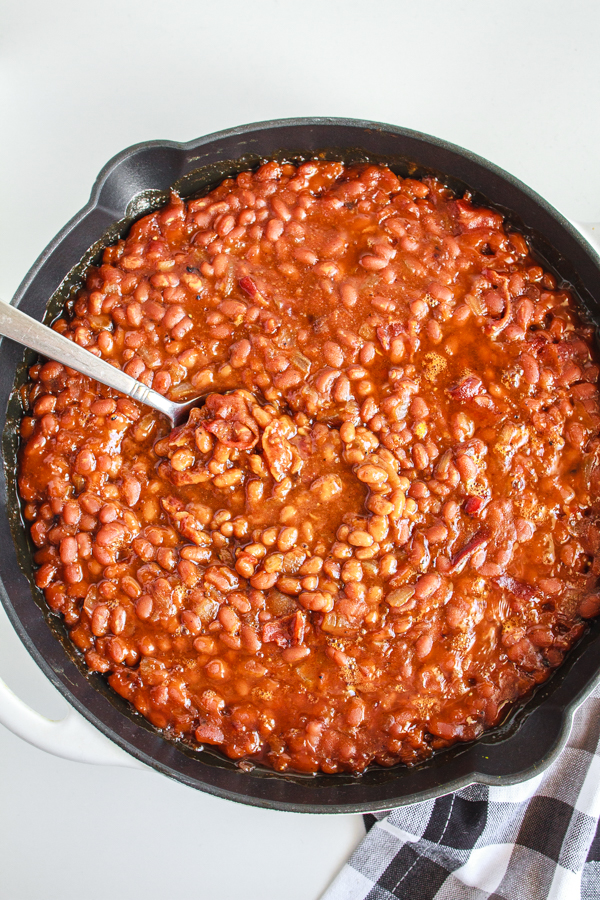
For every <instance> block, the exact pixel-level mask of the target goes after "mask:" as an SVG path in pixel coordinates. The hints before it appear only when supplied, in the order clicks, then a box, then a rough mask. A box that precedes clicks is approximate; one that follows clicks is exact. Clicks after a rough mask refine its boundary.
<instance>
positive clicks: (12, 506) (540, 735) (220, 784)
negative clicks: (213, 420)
mask: <svg viewBox="0 0 600 900" xmlns="http://www.w3.org/2000/svg"><path fill="white" fill-rule="evenodd" d="M316 156H318V157H321V158H326V159H337V160H342V161H344V162H358V161H364V160H369V161H374V162H382V163H386V164H388V165H390V166H391V167H392V169H393V170H394V171H395V172H397V173H398V174H401V175H407V174H411V175H416V176H419V175H424V174H426V173H433V174H436V175H438V176H439V177H441V178H442V179H443V180H444V181H445V182H446V183H447V184H449V186H450V187H452V188H453V189H454V190H456V191H457V192H459V193H462V192H463V191H464V190H465V189H467V188H468V189H470V190H471V191H473V192H474V194H475V199H476V201H478V202H482V203H485V204H489V205H492V206H494V207H496V208H498V209H500V211H502V212H503V213H504V214H505V215H506V216H507V217H508V221H509V223H510V225H512V226H515V227H516V228H518V229H519V230H521V231H522V232H524V233H525V234H527V235H528V237H529V238H530V240H531V242H532V245H533V247H534V249H535V252H536V253H537V254H538V256H539V257H540V258H541V259H542V260H543V261H544V264H545V265H546V266H548V267H550V268H551V269H553V270H554V272H555V273H556V274H557V275H558V276H559V277H560V278H562V279H564V280H565V281H567V282H569V283H570V284H571V285H572V287H573V288H574V290H575V292H576V293H577V294H578V296H579V298H580V300H581V302H582V303H583V305H584V306H585V307H586V308H587V310H588V312H589V314H590V315H591V317H592V318H594V319H598V318H599V317H600V259H599V258H598V256H597V255H596V254H595V253H594V252H593V250H592V249H591V248H590V247H589V245H588V244H587V243H586V242H585V240H583V238H582V237H581V236H580V235H579V234H578V232H577V231H576V230H575V229H574V228H573V227H572V226H571V225H570V224H569V223H568V222H567V221H566V220H565V219H564V218H563V217H562V216H561V215H559V213H557V212H556V211H555V210H554V209H552V207H550V206H549V205H548V204H547V203H546V202H545V201H544V200H543V199H541V198H540V197H538V196H537V195H536V194H535V193H534V192H533V191H531V190H530V189H529V188H527V187H526V186H525V185H523V184H521V183H520V182H519V181H517V180H516V179H515V178H512V177H511V176H510V175H508V174H506V172H503V171H502V170H501V169H498V168H497V167H496V166H493V165H491V164H490V163H488V162H486V161H485V160H484V159H481V158H480V157H478V156H475V155H474V154H472V153H469V152H467V151H465V150H461V149H460V148H458V147H455V146H453V145H451V144H447V143H445V142H444V141H440V140H438V139H436V138H432V137H428V136H427V135H423V134H419V133H417V132H414V131H409V130H407V129H404V128H395V127H393V126H390V125H382V124H378V123H374V122H363V121H356V120H351V119H288V120H280V121H274V122H261V123H259V124H256V125H246V126H243V127H241V128H233V129H230V130H228V131H222V132H220V133H218V134H214V135H209V136H208V137H203V138H199V139H198V140H195V141H191V142H190V143H188V144H177V143H173V142H171V141H151V142H149V143H145V144H138V145H137V146H134V147H131V148H129V149H128V150H125V151H123V152H122V153H120V154H119V155H118V156H115V157H114V159H112V160H111V161H110V162H109V163H108V164H107V165H106V166H105V168H104V169H103V170H102V172H101V173H100V175H99V176H98V180H97V181H96V184H95V185H94V188H93V190H92V195H91V198H90V201H89V203H88V204H87V206H86V207H85V208H84V209H83V210H82V211H81V212H80V213H78V214H77V215H76V216H75V218H74V219H72V220H71V222H69V224H68V225H66V226H65V228H64V229H63V230H62V231H61V232H60V233H59V234H58V235H57V237H56V238H55V239H54V240H53V241H52V242H51V243H50V244H49V245H48V247H47V248H46V250H45V251H44V252H43V253H42V255H41V256H40V258H39V259H38V260H37V262H36V263H35V264H34V265H33V267H32V268H31V270H30V271H29V273H28V274H27V276H26V277H25V279H24V281H23V283H22V284H21V286H20V288H19V290H18V291H17V293H16V295H15V298H14V300H13V302H14V303H15V304H16V305H17V306H19V307H20V308H22V309H23V310H25V312H27V313H29V314H30V315H33V316H36V317H38V318H42V317H43V316H44V314H46V317H47V319H51V318H53V317H54V315H55V314H56V311H57V310H58V309H59V308H60V307H61V306H62V304H63V303H64V302H65V300H66V299H67V298H68V297H69V296H70V295H71V294H72V293H73V292H74V291H76V290H77V287H78V285H79V284H80V283H81V271H82V269H83V268H84V267H85V266H86V265H87V264H88V263H89V262H90V261H91V260H94V258H95V257H97V256H98V254H99V252H100V251H101V249H102V247H104V246H105V245H106V244H107V243H110V242H111V241H113V240H115V239H116V238H117V237H118V236H120V235H122V234H124V233H125V232H126V231H127V229H128V227H129V226H130V225H131V223H132V222H133V221H135V220H136V219H137V218H139V217H140V216H142V215H144V214H146V213H147V212H149V211H151V210H153V209H155V208H157V207H158V206H160V205H161V204H162V203H164V202H165V200H166V197H167V192H168V190H169V188H170V187H173V186H174V187H176V188H177V189H178V190H179V191H180V193H181V194H182V195H183V196H191V195H193V194H198V193H201V192H202V191H206V190H207V189H208V188H209V187H210V186H213V185H215V184H216V183H218V182H219V181H220V180H222V179H223V178H224V177H226V176H227V175H230V174H234V173H237V172H239V171H242V170H243V169H247V168H249V167H251V166H253V165H256V164H258V163H259V162H261V161H263V160H264V159H266V158H277V159H285V160H290V161H295V160H298V161H299V160H304V159H307V158H314V157H316ZM50 298H52V299H51V300H50V303H49V302H48V301H49V299H50ZM597 298H598V299H597ZM32 359H33V357H32V356H30V355H29V354H25V357H24V356H23V351H22V349H20V348H19V347H17V346H16V345H15V344H12V343H10V342H7V341H3V342H2V367H1V370H0V416H1V425H2V428H3V456H4V468H3V470H2V472H0V503H1V504H2V511H1V513H0V545H1V546H2V554H1V555H0V579H1V583H0V597H1V599H2V602H3V604H4V606H5V608H6V611H7V613H8V616H9V618H10V620H11V622H12V624H13V625H14V627H15V629H16V631H17V633H18V634H19V636H20V638H21V640H22V641H23V643H24V644H25V646H26V647H27V649H28V650H29V652H30V654H31V655H32V656H33V658H34V660H35V661H36V662H37V664H38V665H39V666H40V668H41V669H42V671H43V672H44V673H45V674H46V675H47V676H48V678H49V679H50V681H51V682H52V683H53V684H54V685H55V686H56V687H57V688H58V690H59V691H60V692H61V693H62V694H63V696H64V697H65V698H66V699H67V700H68V701H69V702H70V703H71V704H72V705H73V706H74V707H75V708H76V709H77V710H79V712H80V713H82V714H83V715H84V716H85V717H86V718H87V719H88V720H89V721H90V722H92V724H93V725H95V726H96V727H97V728H99V729H100V731H102V732H103V733H104V734H105V735H106V736H107V737H109V738H111V739H112V740H113V741H115V742H116V743H117V744H118V745H119V746H120V747H122V748H123V749H124V750H126V751H128V752H129V753H131V754H132V755H133V756H134V757H136V758H137V759H139V760H141V761H142V762H144V763H147V764H148V765H150V766H153V767H154V768H155V769H157V770H158V771H159V772H163V773H164V774H165V775H169V776H171V777H173V778H176V779H177V780H179V781H181V782H183V783H184V784H187V785H190V786H191V787H195V788H199V789H200V790H203V791H207V792H209V793H211V794H216V795H217V796H220V797H226V798H228V799H231V800H237V801H240V802H243V803H249V804H252V805H255V806H263V807H268V808H271V809H282V810H289V811H295V812H319V813H325V812H327V813H348V812H365V811H367V810H382V809H389V808H391V807H394V806H400V805H403V804H408V803H414V802H417V801H420V800H427V799H431V798H434V797H438V796H440V795H442V794H446V793H448V792H450V791H453V790H457V789H459V788H462V787H465V786H466V785H468V784H471V783H473V782H481V783H484V784H497V785H506V784H514V783H517V782H519V781H523V780H525V779H527V778H530V777H532V776H533V775H535V774H537V773H539V772H541V771H542V770H543V769H544V768H545V767H546V766H548V765H549V764H550V762H552V760H553V759H554V758H555V757H556V756H557V754H558V753H559V752H560V750H561V749H562V747H563V746H564V744H565V741H566V739H567V737H568V734H569V730H570V727H571V722H572V717H573V713H574V711H575V710H576V708H577V707H578V706H579V704H580V703H581V702H582V701H583V700H584V699H585V697H586V696H587V695H588V694H589V693H590V691H591V690H592V688H593V687H594V685H595V683H596V682H597V681H598V678H599V677H600V654H599V652H598V650H599V646H600V645H599V644H598V640H597V638H598V633H599V632H600V621H596V622H594V623H593V624H592V625H591V627H590V628H589V630H588V632H587V633H586V635H585V637H584V638H583V639H582V640H581V642H580V643H579V645H578V646H577V647H576V648H575V649H574V650H573V652H572V653H571V654H570V655H569V657H568V658H567V661H566V663H565V664H564V665H563V666H562V667H561V668H560V669H559V670H558V671H557V672H556V673H555V674H554V675H553V677H552V678H551V679H550V680H549V682H548V683H547V684H545V685H543V686H542V687H541V688H540V689H538V690H537V692H536V693H535V695H534V696H533V697H532V698H530V700H529V702H528V703H526V704H525V705H523V706H521V707H520V709H519V710H518V711H517V712H516V713H515V714H513V715H512V717H511V718H510V720H509V721H508V722H506V723H505V724H504V725H503V726H502V727H501V728H498V729H496V730H495V731H493V732H489V733H487V734H486V735H484V736H483V738H481V739H480V740H479V741H477V742H475V743H472V744H469V745H458V746H456V747H453V748H451V749H450V750H448V751H445V752H443V753H440V754H438V755H436V756H434V757H433V758H432V759H431V760H429V761H427V762H425V763H423V764H421V765H419V766H417V767H415V768H406V767H403V766H396V767H394V768H389V769H385V768H382V767H373V768H372V769H370V770H368V771H367V772H365V773H364V774H363V775H362V776H360V777H354V776H350V775H341V774H340V775H317V776H305V775H294V774H276V773H274V772H271V771H267V770H263V769H260V768H256V769H254V770H253V771H251V772H246V771H242V770H240V768H238V767H237V766H236V765H235V763H233V762H231V761H230V760H227V759H226V758H225V757H224V756H221V755H220V754H218V753H216V752H211V751H209V750H204V751H200V752H199V751H196V750H192V749H191V748H187V747H185V746H184V745H182V744H180V743H175V742H172V741H170V740H167V739H165V738H164V737H162V736H161V734H160V733H159V732H158V731H157V730H156V729H154V728H153V727H152V726H151V725H150V724H149V723H148V722H147V721H146V720H145V719H143V718H142V717H141V716H139V715H138V714H137V713H136V712H135V710H133V709H132V708H131V707H130V706H129V705H128V704H127V703H126V702H125V701H124V700H122V699H121V698H120V697H118V696H117V694H116V693H114V692H113V691H111V690H110V689H109V688H108V686H107V684H106V682H105V680H104V679H103V677H102V676H100V675H98V674H93V673H89V672H88V671H87V670H86V669H85V666H84V665H83V664H82V662H81V660H80V659H79V658H78V657H77V655H76V652H75V651H74V649H73V647H72V645H71V644H70V642H69V641H68V638H67V635H66V631H65V629H64V627H63V625H62V623H61V620H60V617H58V616H55V615H53V614H51V613H50V612H49V610H48V608H47V607H46V605H45V603H44V600H43V597H42V595H41V592H39V591H38V590H37V589H36V588H35V587H32V583H33V582H32V564H31V552H30V546H29V544H28V536H27V532H26V529H25V528H24V526H23V523H22V521H21V519H20V516H19V511H18V510H19V506H18V498H17V493H16V486H15V477H14V472H15V458H16V449H17V443H18V442H17V437H16V434H17V430H16V426H17V422H18V420H19V418H20V414H21V409H20V406H19V403H18V401H17V399H16V397H15V396H14V395H13V391H14V389H15V386H18V385H20V384H22V383H23V381H24V379H25V376H26V369H27V365H30V364H31V362H32Z"/></svg>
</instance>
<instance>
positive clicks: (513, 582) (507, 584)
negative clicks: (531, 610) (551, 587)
mask: <svg viewBox="0 0 600 900" xmlns="http://www.w3.org/2000/svg"><path fill="white" fill-rule="evenodd" d="M494 580H495V582H496V584H497V585H498V586H499V587H503V588H505V589H506V590H507V591H510V593H511V594H514V595H515V596H516V597H521V598H522V599H523V600H531V599H532V597H535V593H536V592H535V588H533V587H532V586H531V585H530V584H527V583H526V582H525V581H517V579H516V578H513V577H512V576H511V575H499V576H498V578H495V579H494Z"/></svg>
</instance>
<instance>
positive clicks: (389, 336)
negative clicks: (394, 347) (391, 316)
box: [377, 322, 406, 350]
mask: <svg viewBox="0 0 600 900" xmlns="http://www.w3.org/2000/svg"><path fill="white" fill-rule="evenodd" d="M405 333H406V328H405V327H404V325H403V324H402V322H388V323H387V325H380V326H379V327H378V329H377V337H378V338H379V342H380V344H381V346H382V347H383V349H384V350H389V349H390V347H391V344H392V341H393V340H394V338H397V337H398V336H399V335H401V334H405Z"/></svg>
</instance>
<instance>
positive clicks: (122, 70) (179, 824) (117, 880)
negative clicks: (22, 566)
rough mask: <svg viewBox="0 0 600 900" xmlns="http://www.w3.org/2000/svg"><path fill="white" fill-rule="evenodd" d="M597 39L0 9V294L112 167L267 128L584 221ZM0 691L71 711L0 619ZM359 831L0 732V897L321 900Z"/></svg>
mask: <svg viewBox="0 0 600 900" xmlns="http://www.w3.org/2000/svg"><path fill="white" fill-rule="evenodd" d="M599 26H600V5H598V4H597V2H595V0H589V2H585V0H575V2H571V3H569V4H565V3H564V2H562V0H558V2H557V0H528V2H527V3H523V2H522V0H504V2H503V3H492V2H490V0H487V2H475V0H458V2H451V0H436V2H431V0H429V2H428V0H422V2H421V3H419V4H415V3H413V2H411V3H409V2H407V0H389V2H388V0H375V2H372V3H370V4H367V3H364V2H359V0H345V2H341V0H329V2H327V0H303V2H302V3H293V4H292V3H290V2H284V0H257V2H256V0H255V2H253V3H248V2H245V3H242V2H240V0H229V2H228V3H226V4H225V3H210V4H208V3H202V2H201V0H180V2H179V3H177V4H167V3H159V2H156V0H144V2H142V0H105V2H103V3H101V4H94V5H90V4H86V3H81V2H78V0H54V2H53V3H47V2H41V0H21V2H19V3H9V2H8V0H3V2H0V122H2V128H1V132H0V134H1V140H0V197H1V198H2V201H1V203H2V205H1V210H2V213H1V215H0V296H4V297H5V298H6V299H9V298H10V296H11V295H12V294H13V293H14V291H15V290H16V288H17V286H18V284H19V282H20V280H21V278H22V277H23V276H24V274H25V273H26V271H27V269H28V268H29V266H30V265H31V263H32V262H33V261H34V259H35V257H36V256H37V255H38V253H39V252H40V251H41V250H42V249H43V248H44V247H45V245H46V244H47V242H48V241H49V240H50V239H51V238H52V237H53V235H54V234H55V233H56V232H57V231H58V229H59V228H60V227H61V226H62V225H63V224H64V223H65V222H66V221H67V220H68V219H69V218H70V217H71V216H72V215H73V214H74V213H75V212H76V211H77V210H78V209H79V208H80V207H81V206H82V205H83V204H84V203H85V202H86V200H87V198H88V195H89V191H90V188H91V185H92V182H93V180H94V178H95V176H96V174H97V172H98V170H99V169H100V168H101V167H102V165H103V164H104V163H105V162H106V161H107V159H108V158H109V157H110V156H112V155H113V154H115V153H117V152H118V151H119V150H121V149H123V148H124V147H126V146H128V145H129V144H132V143H136V142H138V141H142V140H147V139H152V138H170V139H174V140H189V139H192V138H194V137H197V136H199V135H201V134H206V133H208V132H211V131H216V130H218V129H221V128H226V127H229V126H232V125H237V124H241V123H246V122H252V121H258V120H261V119H268V118H277V117H287V116H301V115H335V116H353V117H358V118H367V119H374V120H379V121H384V122H391V123H393V124H399V125H405V126H408V127H411V128H415V129H418V130H422V131H425V132H429V133H431V134H437V135H438V136H440V137H443V138H446V139H447V140H451V141H454V142H456V143H458V144H461V145H463V146H465V147H469V148H470V149H472V150H474V151H476V152H478V153H480V154H482V155H483V156H487V157H488V158H489V159H491V160H493V161H494V162H495V163H497V164H499V165H501V166H503V167H504V168H506V169H507V170H509V171H511V172H512V173H513V174H515V175H517V176H518V177H519V178H521V179H522V180H523V181H525V182H527V183H529V184H530V185H531V186H532V187H533V188H534V189H536V190H537V191H538V192H539V193H541V194H543V195H544V196H545V197H546V198H547V199H548V200H549V201H550V202H551V203H553V204H554V205H555V206H557V207H558V208H559V209H561V211H562V212H564V213H565V214H566V215H567V216H568V217H569V218H571V219H575V220H579V221H596V222H597V221H599V220H600V165H599V156H600V117H599V116H598V110H599V109H600V54H599V53H598V33H599ZM0 675H1V676H2V677H3V678H4V679H5V680H6V681H7V683H8V684H9V685H10V686H11V687H12V688H13V689H14V690H18V693H19V695H20V696H21V697H22V698H23V699H24V700H26V701H27V702H29V703H30V704H31V705H32V706H34V707H35V708H36V709H38V710H39V711H40V712H43V713H45V714H47V715H50V716H55V717H57V718H58V717H60V716H61V715H63V714H64V710H65V704H64V702H63V700H62V699H61V698H60V697H59V695H58V694H57V693H56V692H55V691H54V689H53V688H52V687H51V686H50V685H49V684H48V683H47V682H46V681H45V679H44V678H43V677H42V675H41V674H40V672H39V671H38V670H37V668H36V666H35V665H34V663H33V662H32V661H31V659H30V658H29V657H28V655H27V653H26V652H25V650H24V649H23V648H22V647H21V645H20V643H19V641H18V639H17V638H16V636H15V634H14V632H12V629H11V628H10V626H9V624H8V622H7V620H6V617H5V615H4V613H3V612H2V611H1V610H0ZM362 829H363V826H362V821H361V819H360V818H359V817H356V816H343V817H316V816H311V817H304V816H294V815H291V814H286V813H273V812H267V811H264V810H256V809H251V808H249V807H242V806H234V805H232V804H230V803H227V802H226V801H221V800H217V799H214V798H211V797H208V796H207V795H203V794H200V793H198V792H194V791H192V790H190V789H188V788H184V787H182V786H181V785H178V784H175V783H172V782H170V781H168V780H167V779H165V778H163V777H161V776H159V775H157V774H155V773H153V772H136V771H128V770H123V769H117V768H110V769H102V768H97V767H94V766H85V765H81V764H77V763H69V762H66V761H63V760H60V759H56V758H53V757H50V756H46V755H45V754H43V753H41V752H40V751H38V750H34V749H33V748H31V747H29V746H28V745H26V744H24V743H23V742H21V741H20V740H19V739H18V738H16V737H14V736H13V735H11V734H9V733H8V732H7V731H6V730H5V729H3V728H1V727H0V897H1V900H54V898H60V900H76V898H77V900H79V898H81V897H84V898H85V900H109V898H111V897H113V896H116V895H118V896H120V897H130V898H133V900H137V898H142V897H143V898H144V900H165V898H167V900H170V898H175V897H178V896H183V895H185V896H186V897H190V898H203V900H204V898H207V900H230V898H231V900H233V898H236V900H237V898H238V897H242V896H243V897H244V898H245V900H284V898H285V900H296V898H298V900H300V898H302V900H313V898H315V900H316V898H317V897H318V896H319V894H320V893H321V891H322V890H324V888H325V887H326V885H327V883H328V882H329V881H330V879H331V878H332V877H333V875H334V874H335V872H336V871H337V870H338V869H339V867H340V866H341V864H342V863H343V861H344V860H345V858H346V857H347V855H348V854H349V852H350V850H351V849H352V848H353V847H354V846H355V844H356V843H357V842H358V840H359V839H360V836H361V835H362V833H363V830H362Z"/></svg>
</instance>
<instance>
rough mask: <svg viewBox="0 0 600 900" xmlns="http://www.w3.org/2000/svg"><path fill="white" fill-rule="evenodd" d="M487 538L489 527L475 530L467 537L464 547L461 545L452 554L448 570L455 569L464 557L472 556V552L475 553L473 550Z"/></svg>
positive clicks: (488, 536)
mask: <svg viewBox="0 0 600 900" xmlns="http://www.w3.org/2000/svg"><path fill="white" fill-rule="evenodd" d="M489 538H490V530H489V528H482V529H481V530H480V531H478V532H476V533H475V534H474V535H473V536H472V537H470V538H469V540H468V541H467V543H466V544H465V545H464V547H462V548H461V549H460V550H459V551H458V552H457V553H455V554H454V556H453V557H452V559H451V560H450V569H449V571H450V572H453V571H455V570H456V568H457V567H458V566H459V565H460V564H461V562H462V561H463V560H464V559H467V558H468V557H469V556H472V555H473V553H475V551H476V550H477V549H478V548H479V547H481V546H482V544H485V543H486V542H487V541H488V540H489Z"/></svg>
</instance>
